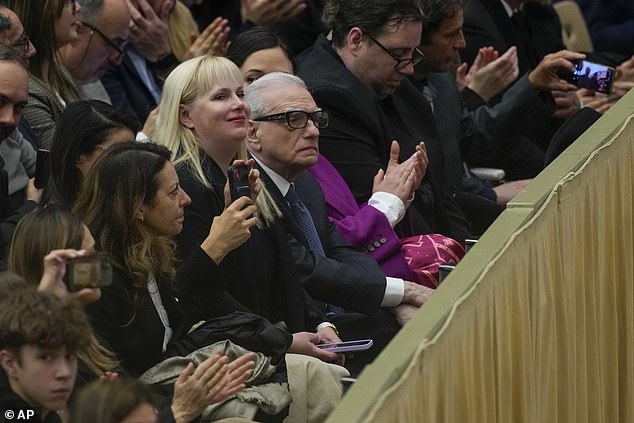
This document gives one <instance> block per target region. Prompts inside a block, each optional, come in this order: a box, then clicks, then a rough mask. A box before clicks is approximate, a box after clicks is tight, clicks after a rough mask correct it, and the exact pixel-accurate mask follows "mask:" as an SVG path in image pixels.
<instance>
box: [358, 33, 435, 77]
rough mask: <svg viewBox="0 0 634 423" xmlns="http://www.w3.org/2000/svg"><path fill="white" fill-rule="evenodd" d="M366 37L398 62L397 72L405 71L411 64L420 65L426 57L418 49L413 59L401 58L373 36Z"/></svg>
mask: <svg viewBox="0 0 634 423" xmlns="http://www.w3.org/2000/svg"><path fill="white" fill-rule="evenodd" d="M365 35H366V37H368V38H369V39H371V40H372V41H373V42H374V44H376V45H377V46H379V47H380V48H381V50H383V51H384V52H386V53H387V54H389V55H390V56H391V57H392V59H394V60H396V64H395V65H394V70H396V71H397V72H398V71H401V70H403V69H405V68H406V67H407V66H409V65H410V63H411V64H412V66H416V65H417V64H419V63H420V61H421V60H423V57H425V55H424V54H423V52H422V51H420V50H419V49H418V47H417V48H415V49H414V52H413V54H412V57H399V56H397V55H395V54H394V53H392V52H391V51H390V50H389V49H388V48H387V47H385V46H384V45H383V44H381V43H380V42H378V41H377V40H376V39H375V38H374V37H372V36H370V35H368V34H365Z"/></svg>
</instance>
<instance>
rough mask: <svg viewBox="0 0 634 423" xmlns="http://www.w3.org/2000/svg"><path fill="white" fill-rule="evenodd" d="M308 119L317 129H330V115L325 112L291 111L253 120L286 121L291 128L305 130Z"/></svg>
mask: <svg viewBox="0 0 634 423" xmlns="http://www.w3.org/2000/svg"><path fill="white" fill-rule="evenodd" d="M308 119H310V120H312V121H313V123H314V124H315V126H316V127H317V128H320V129H323V128H327V127H328V121H329V119H328V113H327V112H325V111H323V110H317V111H316V112H305V111H303V110H289V111H287V112H283V113H275V114H273V115H267V116H261V117H259V118H255V119H253V120H254V121H256V122H272V121H286V124H287V125H288V126H289V128H292V129H303V128H305V127H306V125H308Z"/></svg>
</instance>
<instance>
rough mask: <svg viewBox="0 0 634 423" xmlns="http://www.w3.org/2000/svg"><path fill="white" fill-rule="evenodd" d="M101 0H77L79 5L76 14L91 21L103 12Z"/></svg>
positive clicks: (84, 19) (102, 0) (81, 18)
mask: <svg viewBox="0 0 634 423" xmlns="http://www.w3.org/2000/svg"><path fill="white" fill-rule="evenodd" d="M103 2H104V0H77V3H79V5H80V6H81V8H80V10H79V14H78V16H79V19H80V20H83V21H86V22H88V23H93V22H94V21H95V19H97V18H98V17H99V16H100V15H101V12H103Z"/></svg>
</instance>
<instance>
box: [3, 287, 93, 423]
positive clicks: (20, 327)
mask: <svg viewBox="0 0 634 423" xmlns="http://www.w3.org/2000/svg"><path fill="white" fill-rule="evenodd" d="M90 335H91V328H90V325H89V323H88V321H87V319H86V316H85V314H84V312H83V310H82V309H81V308H80V307H79V306H77V305H75V304H73V303H64V302H62V301H61V300H59V299H58V298H56V297H53V296H49V295H48V294H43V293H40V292H37V291H32V290H22V291H19V292H17V293H15V294H13V295H11V296H9V297H8V298H6V299H4V300H3V301H2V302H1V303H0V364H1V365H2V367H3V369H4V371H5V373H6V374H7V377H8V379H9V385H10V386H11V389H12V390H13V392H14V393H15V394H16V395H18V396H19V397H20V398H22V399H23V400H25V401H26V402H28V403H29V404H30V405H31V406H33V408H35V409H36V410H37V411H38V412H39V413H41V415H46V414H47V413H48V412H49V411H52V410H59V409H62V408H64V407H65V406H66V402H67V401H68V398H69V397H70V394H71V390H72V389H73V385H74V382H75V374H76V372H77V358H76V355H75V354H76V353H77V352H78V351H80V350H81V349H82V348H83V346H85V345H86V344H87V343H88V342H89V340H90Z"/></svg>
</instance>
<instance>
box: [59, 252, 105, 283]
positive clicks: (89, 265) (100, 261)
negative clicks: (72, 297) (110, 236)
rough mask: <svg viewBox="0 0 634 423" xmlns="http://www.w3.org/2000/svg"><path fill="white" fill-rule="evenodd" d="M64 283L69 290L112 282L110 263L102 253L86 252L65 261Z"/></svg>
mask: <svg viewBox="0 0 634 423" xmlns="http://www.w3.org/2000/svg"><path fill="white" fill-rule="evenodd" d="M64 283H66V286H67V287H68V290H69V291H70V292H76V291H79V290H80V289H83V288H99V287H102V286H108V285H110V284H111V283H112V265H111V264H110V262H109V261H108V257H107V256H106V254H104V253H96V254H87V255H85V256H81V257H77V258H75V259H72V260H68V261H67V262H66V274H65V275H64Z"/></svg>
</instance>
